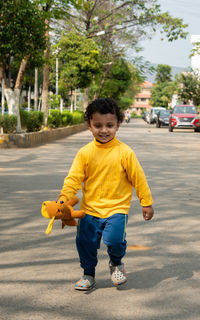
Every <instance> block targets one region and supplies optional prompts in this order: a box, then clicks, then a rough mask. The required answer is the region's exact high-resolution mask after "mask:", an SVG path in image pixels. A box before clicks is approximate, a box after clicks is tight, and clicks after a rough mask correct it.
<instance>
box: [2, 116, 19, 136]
mask: <svg viewBox="0 0 200 320" xmlns="http://www.w3.org/2000/svg"><path fill="white" fill-rule="evenodd" d="M0 127H2V128H3V132H4V133H13V132H15V131H16V127H17V117H16V116H14V115H9V114H5V115H0Z"/></svg>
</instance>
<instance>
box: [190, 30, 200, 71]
mask: <svg viewBox="0 0 200 320" xmlns="http://www.w3.org/2000/svg"><path fill="white" fill-rule="evenodd" d="M191 43H192V50H195V49H197V47H199V46H200V35H192V36H191ZM191 67H192V69H193V70H195V71H197V72H199V73H200V54H199V53H194V55H193V56H192V57H191Z"/></svg>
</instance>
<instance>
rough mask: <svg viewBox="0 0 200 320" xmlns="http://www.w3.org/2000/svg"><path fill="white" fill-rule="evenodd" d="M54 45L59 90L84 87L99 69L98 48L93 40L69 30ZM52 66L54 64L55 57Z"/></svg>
mask: <svg viewBox="0 0 200 320" xmlns="http://www.w3.org/2000/svg"><path fill="white" fill-rule="evenodd" d="M55 47H56V48H59V92H60V91H62V90H63V89H64V90H65V91H66V90H74V89H76V88H86V87H87V86H88V85H89V84H90V83H91V81H92V79H93V76H94V75H95V74H97V73H98V72H99V70H100V59H99V50H98V47H97V45H96V44H95V42H94V41H93V40H92V39H87V38H86V37H84V36H82V35H78V34H77V33H75V32H69V33H68V34H67V35H62V36H61V39H60V41H59V42H58V43H57V45H56V46H55ZM52 66H55V59H54V63H53V64H52ZM54 76H55V74H54ZM52 81H54V82H55V79H52Z"/></svg>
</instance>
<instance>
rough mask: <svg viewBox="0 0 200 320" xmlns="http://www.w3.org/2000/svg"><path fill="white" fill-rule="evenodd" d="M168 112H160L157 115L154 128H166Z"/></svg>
mask: <svg viewBox="0 0 200 320" xmlns="http://www.w3.org/2000/svg"><path fill="white" fill-rule="evenodd" d="M169 116H170V111H169V110H167V109H166V110H160V111H159V112H158V114H157V118H156V127H157V128H160V127H161V126H168V125H169Z"/></svg>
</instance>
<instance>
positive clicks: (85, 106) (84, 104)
mask: <svg viewBox="0 0 200 320" xmlns="http://www.w3.org/2000/svg"><path fill="white" fill-rule="evenodd" d="M88 103H89V88H85V90H84V102H83V110H84V111H85V110H86V108H87V106H88Z"/></svg>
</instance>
